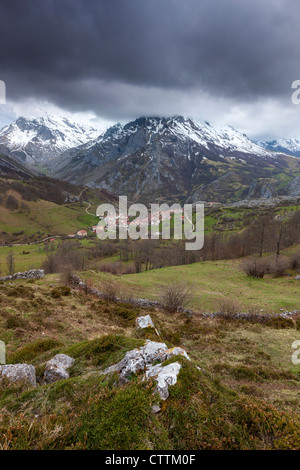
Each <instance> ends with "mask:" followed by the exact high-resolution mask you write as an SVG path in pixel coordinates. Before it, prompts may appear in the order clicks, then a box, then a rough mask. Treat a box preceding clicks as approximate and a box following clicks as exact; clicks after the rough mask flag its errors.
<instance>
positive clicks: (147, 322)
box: [136, 315, 154, 328]
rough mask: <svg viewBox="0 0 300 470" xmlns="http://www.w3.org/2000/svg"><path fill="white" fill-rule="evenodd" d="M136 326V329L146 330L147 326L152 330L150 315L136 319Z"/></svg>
mask: <svg viewBox="0 0 300 470" xmlns="http://www.w3.org/2000/svg"><path fill="white" fill-rule="evenodd" d="M136 325H137V327H138V328H148V327H149V326H150V327H151V328H154V323H153V321H152V318H151V317H150V315H145V316H144V317H138V318H137V319H136Z"/></svg>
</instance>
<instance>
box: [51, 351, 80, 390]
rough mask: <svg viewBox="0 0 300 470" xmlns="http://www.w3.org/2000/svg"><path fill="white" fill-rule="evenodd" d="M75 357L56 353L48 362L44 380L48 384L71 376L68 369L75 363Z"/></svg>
mask: <svg viewBox="0 0 300 470" xmlns="http://www.w3.org/2000/svg"><path fill="white" fill-rule="evenodd" d="M74 361H75V360H74V359H73V358H72V357H70V356H67V355H66V354H56V356H54V357H53V358H52V359H50V361H48V362H47V363H46V368H45V373H44V381H45V382H46V383H47V384H50V383H53V382H56V381H57V380H63V379H68V378H69V377H70V375H69V372H68V369H69V368H70V367H71V366H72V365H73V364H74Z"/></svg>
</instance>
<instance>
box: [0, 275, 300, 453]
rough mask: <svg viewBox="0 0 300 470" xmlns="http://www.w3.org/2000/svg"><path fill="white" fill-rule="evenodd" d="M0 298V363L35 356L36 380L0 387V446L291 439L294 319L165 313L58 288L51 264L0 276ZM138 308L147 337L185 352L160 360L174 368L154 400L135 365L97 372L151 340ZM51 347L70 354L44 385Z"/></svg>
mask: <svg viewBox="0 0 300 470" xmlns="http://www.w3.org/2000/svg"><path fill="white" fill-rule="evenodd" d="M87 274H89V275H90V274H91V273H87ZM154 274H155V273H154ZM126 278H127V277H126ZM99 283H100V280H99ZM99 287H100V288H101V286H99ZM0 299H1V300H0V302H1V303H0V338H1V339H3V340H5V342H6V343H7V353H8V362H10V363H20V362H26V363H30V364H33V365H35V367H36V371H37V377H38V382H39V386H38V388H36V389H26V388H24V387H22V386H20V387H18V386H10V387H7V384H2V386H1V387H0V429H1V433H0V447H1V448H2V449H74V448H75V449H114V450H120V449H124V450H127V449H153V450H163V449H170V450H171V449H300V436H299V427H300V406H299V393H300V382H299V380H300V375H299V366H297V365H294V364H293V363H292V360H291V355H292V352H293V349H292V347H291V345H292V343H293V341H295V340H299V339H300V331H299V329H297V328H299V322H298V321H296V320H297V318H295V319H294V320H284V319H283V320H282V321H280V322H278V321H274V322H269V323H268V324H261V323H250V322H246V321H242V320H239V321H238V320H224V319H221V318H220V319H218V318H215V319H208V318H203V317H200V316H197V315H193V316H191V317H188V316H186V315H183V314H179V313H177V314H166V313H165V312H162V311H160V310H159V309H140V308H137V307H133V306H132V305H130V304H126V303H121V304H120V303H118V304H117V303H115V302H113V301H105V300H99V299H97V298H95V297H93V296H90V295H85V294H84V293H82V292H78V291H76V290H73V289H68V288H64V289H61V288H60V279H59V277H58V276H55V275H52V276H47V277H46V278H45V279H43V280H38V281H15V282H14V283H12V284H9V283H3V284H2V285H1V286H0ZM146 314H150V315H151V317H152V319H153V321H154V323H155V326H156V327H157V328H158V330H159V333H160V338H159V340H162V341H164V342H166V343H167V345H168V346H170V347H171V346H175V345H180V346H181V347H183V348H184V349H186V350H187V352H188V354H189V356H190V358H191V362H188V361H187V360H185V359H184V358H179V357H175V358H173V359H172V360H174V361H175V360H176V361H182V369H181V371H180V374H179V377H178V382H177V384H175V385H174V386H172V387H170V389H169V390H170V396H169V398H168V399H167V400H166V401H161V400H160V399H159V397H158V395H157V394H156V393H155V390H154V386H155V384H154V383H153V382H149V381H144V380H142V376H141V375H137V376H135V375H133V376H132V378H131V380H130V382H129V383H128V384H126V385H120V384H118V380H117V377H116V376H112V377H109V376H105V375H102V374H101V370H103V369H104V368H106V367H107V366H109V365H111V364H114V363H116V362H117V361H118V360H120V359H121V358H122V357H123V356H124V354H125V353H126V351H128V350H130V349H133V348H135V347H139V346H140V345H141V344H143V343H144V341H145V338H146V337H151V339H154V340H158V337H157V336H155V334H154V332H152V331H146V332H144V333H141V332H138V330H137V329H136V327H135V319H136V317H137V316H139V315H146ZM59 352H62V353H66V354H69V355H71V356H72V357H74V358H75V364H74V365H73V366H72V369H71V374H70V375H71V376H70V379H67V380H63V381H60V382H57V383H54V384H51V385H44V384H43V382H42V376H43V371H44V366H45V362H46V361H47V360H49V359H50V358H51V357H53V356H54V355H55V354H57V353H59ZM169 361H170V360H169ZM199 368H200V370H199ZM154 404H155V405H159V406H160V408H161V411H160V412H159V413H156V414H154V413H153V412H152V406H153V405H154Z"/></svg>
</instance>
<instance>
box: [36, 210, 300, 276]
mask: <svg viewBox="0 0 300 470" xmlns="http://www.w3.org/2000/svg"><path fill="white" fill-rule="evenodd" d="M298 243H300V211H298V212H295V213H294V215H292V216H291V217H290V219H289V220H287V221H282V220H280V218H279V216H278V215H276V214H274V213H272V212H270V214H268V215H263V216H260V217H257V218H256V219H255V220H253V221H252V223H250V225H248V226H247V227H246V228H244V229H243V230H242V231H241V232H239V233H234V234H231V235H228V233H227V234H226V232H213V233H210V234H206V235H205V242H204V247H203V248H202V249H201V250H199V251H187V250H186V249H185V240H136V241H132V240H131V239H127V240H106V241H100V240H96V242H95V244H93V245H92V246H91V247H89V248H84V247H83V246H82V245H81V244H80V242H79V241H71V240H65V241H62V242H61V243H60V245H59V247H58V249H57V250H55V251H54V249H52V250H53V251H51V249H50V251H49V252H48V253H47V259H46V261H45V263H44V266H43V267H44V269H45V271H46V272H47V273H53V272H63V271H66V270H67V271H70V270H74V271H76V270H82V269H85V268H91V269H97V270H100V271H104V272H110V273H112V274H116V275H121V274H132V273H139V272H141V271H148V270H152V269H159V268H163V267H167V266H178V265H185V264H191V263H195V262H199V261H216V260H221V259H238V258H244V257H245V258H246V257H249V256H251V255H256V256H257V257H258V258H263V255H264V254H266V253H267V254H269V255H273V256H275V257H276V258H278V259H279V258H280V255H281V252H282V250H284V249H285V248H288V247H290V246H292V245H294V244H298ZM112 256H114V257H116V256H117V257H118V258H119V260H118V261H105V258H108V257H112ZM280 263H281V265H280ZM271 264H272V263H271ZM271 264H270V263H269V267H268V268H266V264H265V265H264V272H268V270H270V269H271V267H270V266H271ZM273 264H274V263H273ZM273 264H272V266H273ZM259 266H262V264H260V265H259ZM280 266H283V264H282V262H281V261H280V262H279V261H277V262H276V269H281V268H280ZM272 269H273V268H272ZM274 269H275V268H274Z"/></svg>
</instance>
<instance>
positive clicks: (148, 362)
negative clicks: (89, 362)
mask: <svg viewBox="0 0 300 470" xmlns="http://www.w3.org/2000/svg"><path fill="white" fill-rule="evenodd" d="M178 355H181V356H184V357H186V359H188V360H190V358H189V356H188V354H187V353H186V351H185V350H184V349H182V348H180V347H175V348H171V349H169V348H168V347H167V345H166V344H165V343H158V342H155V341H150V340H147V342H146V344H145V346H143V347H141V348H139V349H133V350H132V351H128V352H127V353H126V355H125V357H124V358H123V359H122V360H121V361H120V362H118V364H115V365H113V366H111V367H109V368H108V369H106V370H105V371H104V373H105V374H108V373H112V372H118V373H119V376H120V382H121V383H126V382H128V380H129V377H130V376H131V375H132V374H135V373H137V372H139V371H145V378H149V377H153V378H155V380H156V381H157V391H158V393H159V395H160V397H161V398H162V399H163V400H165V399H166V398H168V396H169V392H168V387H169V385H173V384H174V383H176V381H177V376H178V373H179V370H180V367H181V366H180V364H179V363H176V362H174V363H172V364H169V365H167V366H161V365H160V364H158V365H155V366H152V364H153V362H156V361H160V362H163V361H165V360H167V359H169V358H170V357H172V356H178Z"/></svg>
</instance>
